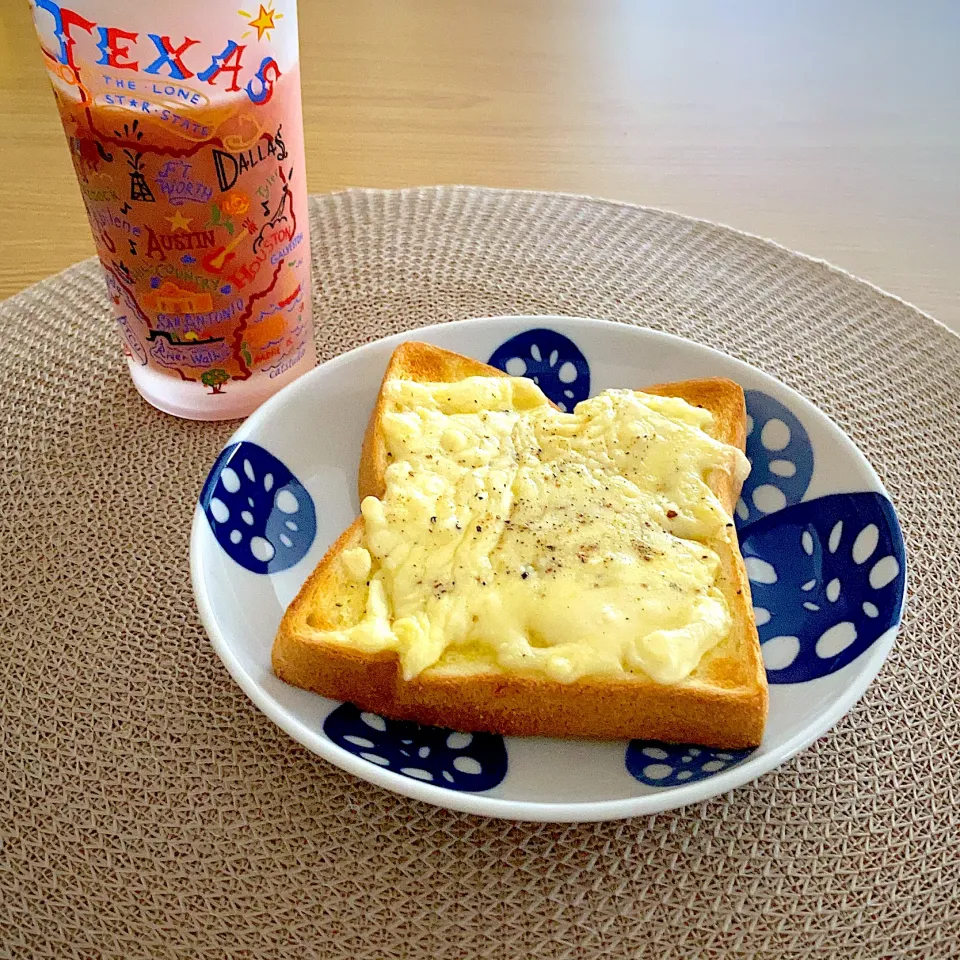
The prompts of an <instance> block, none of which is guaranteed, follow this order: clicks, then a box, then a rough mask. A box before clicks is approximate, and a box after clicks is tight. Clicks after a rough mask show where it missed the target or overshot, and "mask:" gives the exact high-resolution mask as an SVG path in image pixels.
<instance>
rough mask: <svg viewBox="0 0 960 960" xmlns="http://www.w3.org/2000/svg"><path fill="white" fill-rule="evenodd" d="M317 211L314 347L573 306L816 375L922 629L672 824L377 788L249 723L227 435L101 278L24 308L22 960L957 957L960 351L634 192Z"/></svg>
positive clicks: (2, 370)
mask: <svg viewBox="0 0 960 960" xmlns="http://www.w3.org/2000/svg"><path fill="white" fill-rule="evenodd" d="M312 214H313V258H314V267H315V276H316V278H317V281H318V283H317V290H316V314H317V329H318V339H319V344H320V354H321V356H322V357H323V358H328V357H332V356H334V355H335V354H337V353H340V352H341V351H343V350H347V349H349V348H351V347H354V346H356V345H358V344H360V343H363V342H365V341H368V340H372V339H374V338H377V337H380V336H383V335H384V334H387V333H393V332H395V331H398V330H402V329H404V328H407V327H412V326H417V325H422V324H428V323H434V322H437V321H441V320H453V319H459V318H462V317H472V316H483V315H489V314H502V313H560V314H571V315H577V316H593V317H606V318H610V319H613V320H621V321H624V322H628V323H637V324H643V325H646V326H651V327H655V328H658V329H663V330H669V331H672V332H674V333H679V334H682V335H684V336H687V337H690V338H693V339H695V340H698V341H700V342H702V343H706V344H709V345H710V346H713V347H718V348H720V349H721V350H725V351H727V352H729V353H731V354H733V355H734V356H737V357H740V358H742V359H744V360H746V361H748V362H750V363H753V364H756V365H757V366H759V367H761V368H763V369H764V370H767V371H768V372H770V373H772V374H774V375H775V376H777V377H779V378H780V379H781V380H783V381H784V382H786V383H788V384H790V385H791V386H793V387H796V388H798V389H799V390H801V391H802V392H803V393H805V394H806V395H807V396H808V397H810V398H811V399H812V400H813V401H814V402H816V403H817V404H818V405H819V406H820V407H821V408H822V409H823V410H825V411H826V412H827V413H828V414H830V415H831V416H833V417H834V418H835V419H836V420H837V421H838V422H839V423H840V425H841V426H842V427H843V428H844V429H845V430H846V431H847V432H848V433H849V434H850V435H851V436H852V437H853V438H854V439H855V440H856V442H857V443H858V444H859V445H860V447H861V448H862V449H863V450H864V451H865V452H866V453H867V455H868V456H869V457H870V459H871V460H872V462H873V464H874V465H875V467H876V468H877V470H878V471H879V473H880V474H881V476H882V477H883V479H884V481H885V483H886V484H887V486H888V489H889V490H890V492H891V494H892V495H893V497H894V500H895V501H896V504H897V507H898V508H899V511H900V515H901V518H902V521H903V525H904V529H905V534H906V537H907V542H908V543H907V546H908V551H909V556H910V598H909V605H908V614H907V618H906V622H905V624H904V630H903V632H902V634H901V638H900V640H899V642H898V644H897V646H896V648H895V650H894V652H893V654H892V655H891V657H890V660H889V661H888V663H887V664H886V666H885V667H884V668H883V670H882V671H881V673H880V676H879V677H878V678H877V680H876V682H875V683H874V684H873V686H872V687H871V689H870V690H869V692H868V693H867V695H866V697H865V698H864V700H863V702H862V703H861V704H860V705H859V706H858V707H857V708H856V709H855V710H854V711H853V712H852V714H850V715H849V716H847V717H846V718H845V719H844V720H843V721H841V723H840V724H839V725H838V726H837V728H836V730H835V731H833V733H831V734H830V735H829V736H827V737H825V738H824V739H823V740H821V741H820V742H818V743H817V744H815V745H814V746H812V747H811V748H809V749H808V750H805V751H804V752H803V753H801V754H800V755H799V756H798V757H796V758H795V759H793V760H792V761H790V762H789V763H787V764H786V765H785V766H784V767H783V768H781V769H780V770H779V771H777V772H775V773H772V774H769V775H767V776H765V777H762V778H761V779H760V780H759V781H757V782H755V783H753V784H751V785H749V786H746V787H743V788H741V789H739V790H737V791H735V792H734V793H733V794H731V795H727V796H725V797H723V798H719V799H716V800H712V801H709V802H704V803H701V804H699V805H697V806H694V807H689V808H687V809H684V810H680V811H677V812H674V813H669V814H662V815H659V816H656V817H650V818H645V819H636V820H631V821H626V822H619V823H607V824H598V825H587V826H558V825H551V826H542V825H531V824H510V823H505V822H498V821H485V820H481V819H479V818H474V817H470V816H466V815H460V814H453V813H448V812H445V811H442V810H438V809H434V808H433V807H429V806H426V805H424V804H420V803H417V802H414V801H410V800H406V799H403V798H401V797H396V796H393V795H392V794H389V793H387V792H385V791H383V790H381V789H379V788H377V787H374V786H371V785H369V784H367V783H364V782H361V781H358V780H355V779H354V778H353V777H351V776H348V775H347V774H345V773H342V772H341V771H340V770H338V769H336V768H334V767H333V766H331V765H330V764H328V763H326V762H325V761H323V760H321V759H320V758H318V757H314V756H312V755H311V754H309V753H308V752H307V751H306V750H305V749H303V748H302V747H300V746H299V745H298V744H296V743H294V742H293V741H292V740H290V739H289V738H288V737H287V736H286V735H285V734H283V733H282V732H281V731H280V730H278V729H277V728H276V727H274V726H273V724H272V723H270V722H269V721H268V720H267V719H266V718H265V717H263V716H261V715H260V714H259V713H258V711H257V710H256V709H255V708H254V707H253V706H252V705H251V704H250V703H249V702H248V701H247V699H246V697H245V696H244V695H243V694H242V693H241V692H240V690H239V689H238V688H237V686H236V685H235V684H234V683H233V681H232V680H231V679H230V678H229V676H228V675H227V672H226V670H225V669H224V668H223V667H222V666H221V664H220V662H219V660H218V659H217V657H216V655H215V654H214V653H213V650H212V649H211V647H210V644H209V643H208V642H207V639H206V637H205V636H204V633H203V630H202V628H201V626H200V622H199V619H198V617H197V614H196V611H195V609H194V604H193V599H192V597H191V593H190V585H189V574H188V563H187V554H188V542H187V541H188V532H189V528H190V521H191V516H192V512H193V507H194V501H195V499H196V497H197V494H198V492H199V490H200V486H201V482H202V480H203V478H204V475H205V473H206V471H207V469H208V467H209V465H210V464H211V463H212V462H213V459H214V457H215V455H216V452H217V450H218V449H219V447H220V445H221V444H222V443H223V442H224V440H225V439H226V437H227V436H228V435H229V433H230V432H231V431H232V426H231V425H228V424H219V425H210V424H206V425H204V424H197V423H187V422H183V421H177V420H174V419H172V418H170V417H167V416H164V415H162V414H159V413H157V412H155V411H154V410H152V409H151V408H150V407H148V406H147V405H146V404H145V403H143V402H142V401H140V400H139V398H138V396H137V394H136V393H135V391H134V388H133V387H132V385H131V383H130V380H129V376H128V374H127V372H126V369H125V367H124V366H123V364H122V362H121V358H120V350H119V347H118V343H117V340H116V335H115V333H114V331H113V329H112V328H111V322H110V321H109V320H108V317H109V311H108V304H107V301H106V298H105V294H104V289H103V284H102V281H101V279H100V275H99V271H98V269H97V268H96V266H95V265H94V264H93V263H92V262H88V263H83V264H80V265H78V266H76V267H73V268H71V269H70V270H67V271H66V272H65V273H63V274H60V275H59V276H57V277H52V278H51V279H49V280H47V281H45V282H43V283H41V284H39V285H38V286H35V287H33V288H31V289H30V290H28V291H26V292H25V293H23V294H21V295H19V296H17V297H14V298H13V299H12V300H9V301H7V302H6V303H5V304H3V305H0V416H2V424H3V427H2V430H3V433H2V456H3V474H2V481H0V491H2V494H0V498H2V499H0V578H2V588H0V628H2V642H3V650H2V657H0V677H2V681H0V841H2V847H0V955H2V956H3V957H43V958H52V957H56V958H67V957H69V958H73V957H76V958H79V957H83V958H94V957H96V958H99V957H111V958H140V957H151V958H154V957H157V958H159V957H178V958H179V957H183V958H188V957H189V958H193V957H204V958H205V957H256V958H267V957H323V958H326V957H330V958H357V960H383V958H418V960H419V958H431V960H448V958H473V957H483V958H487V957H489V958H498V960H499V958H509V960H514V958H524V957H531V958H600V957H639V956H650V957H656V958H658V960H673V958H677V960H680V958H683V960H689V958H741V957H742V958H747V957H749V958H764V960H766V958H777V960H780V958H790V957H805V958H814V957H818V958H819V957H837V958H839V957H844V958H848V957H857V958H860V957H865V958H880V957H917V958H924V960H930V958H940V957H955V956H957V955H958V953H957V951H958V950H960V947H958V946H957V941H958V939H960V901H958V896H960V894H958V881H960V841H958V835H957V831H958V828H960V811H958V810H957V809H956V807H957V804H958V802H960V772H958V771H960V752H958V748H960V698H958V694H957V687H958V681H960V670H958V662H960V603H958V583H960V559H958V549H957V548H958V544H957V529H958V526H960V521H958V518H957V507H958V503H960V339H958V338H957V337H955V336H953V335H952V334H951V333H949V332H948V331H947V330H946V329H945V328H943V327H941V326H939V325H937V324H936V323H934V322H933V321H932V320H930V319H929V318H927V317H924V316H923V315H922V314H920V313H919V312H918V311H916V310H914V309H913V308H911V307H909V306H907V305H905V304H903V303H901V302H899V301H897V300H895V299H893V298H891V297H889V296H886V295H884V294H883V293H881V292H879V291H877V290H875V289H873V288H871V287H869V286H867V285H865V284H863V283H861V282H859V281H857V280H855V279H853V278H851V277H848V276H846V275H844V274H841V273H840V272H838V271H836V270H834V269H831V268H830V267H828V266H825V265H822V264H819V263H815V262H813V261H810V260H807V259H804V258H801V257H799V256H796V255H794V254H792V253H789V252H788V251H785V250H782V249H780V248H778V247H775V246H773V245H771V244H769V243H766V242H763V241H761V240H757V239H753V238H749V237H746V236H743V235H740V234H736V233H733V232H730V231H728V230H725V229H722V228H719V227H717V226H714V225H710V224H705V223H699V222H694V221H692V220H688V219H685V218H682V217H678V216H675V215H672V214H667V213H662V212H657V211H653V210H646V209H642V208H638V207H632V206H626V205H622V204H616V203H607V202H600V201H593V200H588V199H584V198H578V197H567V196H557V195H548V194H536V193H517V192H506V191H493V190H478V189H464V188H443V189H421V190H411V191H403V192H348V193H343V194H338V195H334V196H327V197H322V198H318V199H315V201H314V203H313V209H312ZM645 947H646V948H648V949H647V950H645V949H644V948H645Z"/></svg>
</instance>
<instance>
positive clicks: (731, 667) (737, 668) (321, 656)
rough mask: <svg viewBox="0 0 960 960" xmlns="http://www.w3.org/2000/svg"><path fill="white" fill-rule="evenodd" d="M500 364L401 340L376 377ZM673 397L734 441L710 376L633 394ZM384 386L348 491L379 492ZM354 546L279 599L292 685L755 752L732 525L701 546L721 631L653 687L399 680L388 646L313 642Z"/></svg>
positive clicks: (720, 482)
mask: <svg viewBox="0 0 960 960" xmlns="http://www.w3.org/2000/svg"><path fill="white" fill-rule="evenodd" d="M471 376H485V377H492V376H498V377H499V376H505V374H503V373H501V371H499V370H496V369H494V368H492V367H489V366H487V365H486V364H483V363H480V362H478V361H476V360H471V359H469V358H467V357H463V356H460V355H458V354H455V353H451V352H449V351H446V350H442V349H440V348H438V347H434V346H431V345H428V344H422V343H414V342H408V343H405V344H402V345H401V346H400V347H398V348H397V350H396V351H395V352H394V354H393V356H392V358H391V360H390V363H389V365H388V367H387V370H386V373H385V375H384V383H387V382H389V381H390V380H393V379H403V380H413V381H417V382H422V383H452V382H456V381H459V380H462V379H465V378H467V377H471ZM644 392H646V393H653V394H658V395H660V396H674V397H680V398H682V399H684V400H686V401H687V402H688V403H690V404H692V405H694V406H700V407H704V408H706V409H708V410H709V411H710V412H711V413H712V414H713V426H712V430H711V432H712V434H713V435H714V437H715V439H717V440H721V441H723V442H724V443H727V444H730V445H732V446H735V447H738V448H739V449H740V450H743V449H744V444H745V437H746V429H745V424H746V411H745V407H744V398H743V391H742V389H741V388H740V387H739V385H737V384H735V383H733V382H732V381H730V380H725V379H721V378H714V379H703V380H688V381H682V382H679V383H672V384H661V385H656V386H653V387H646V388H644ZM384 412H385V397H384V391H383V388H382V387H381V391H380V393H379V395H378V398H377V403H376V406H375V408H374V410H373V413H372V415H371V418H370V423H369V426H368V429H367V432H366V435H365V437H364V441H363V450H362V456H361V464H360V470H359V477H358V487H359V493H360V497H361V499H363V498H365V497H367V496H382V495H383V494H384V491H385V488H386V481H385V471H386V466H387V462H388V461H387V454H386V446H385V441H384V437H383V435H382V432H381V429H380V424H381V422H382V418H383V415H384ZM705 480H706V481H707V483H708V485H709V486H710V488H711V489H712V490H713V492H714V493H715V494H716V495H717V498H718V499H719V500H720V502H721V503H722V504H723V507H724V509H725V510H726V512H727V513H728V514H731V515H732V511H733V509H734V506H735V504H736V501H737V498H738V497H739V495H740V486H741V484H742V479H739V478H738V477H737V476H736V472H735V471H734V470H733V469H732V467H731V468H718V469H716V470H713V471H712V472H711V474H710V475H708V476H707V477H706V478H705ZM363 540H364V520H363V518H358V519H357V520H356V521H354V523H353V524H352V525H351V526H350V527H349V528H348V529H347V530H346V531H345V532H344V533H343V534H342V535H341V537H340V538H339V539H338V540H337V541H336V543H334V545H333V546H332V547H331V548H330V549H329V551H328V552H327V554H326V556H325V557H324V558H323V560H322V561H321V562H320V564H319V566H318V567H317V569H316V570H315V571H314V572H313V574H312V575H311V576H310V578H309V579H308V580H307V582H306V583H305V584H304V585H303V588H302V589H301V590H300V592H299V594H298V595H297V597H296V598H295V599H294V601H293V602H292V603H291V604H290V607H289V608H288V610H287V612H286V614H285V616H284V618H283V621H282V622H281V625H280V629H279V631H278V633H277V637H276V639H275V641H274V646H273V668H274V671H275V673H276V675H277V676H278V677H279V678H280V679H282V680H285V681H286V682H287V683H291V684H293V685H294V686H298V687H302V688H304V689H307V690H312V691H314V692H316V693H320V694H322V695H324V696H328V697H331V698H333V699H336V700H346V701H351V702H353V703H355V704H356V705H357V706H359V707H360V708H361V709H363V710H369V711H371V712H373V713H377V714H381V715H384V716H388V717H392V718H395V719H404V720H415V721H418V722H420V723H426V724H435V725H438V726H444V727H451V728H454V729H459V730H465V731H480V730H486V731H492V732H497V733H502V734H510V735H534V736H549V737H578V738H591V739H629V738H644V739H655V740H664V741H673V742H682V743H699V744H703V745H705V746H712V747H721V748H731V749H733V748H741V747H751V746H756V745H757V744H759V743H760V740H761V738H762V736H763V730H764V725H765V722H766V715H767V684H766V674H765V671H764V667H763V661H762V658H761V655H760V645H759V640H758V637H757V629H756V625H755V623H754V619H753V611H752V605H751V600H750V587H749V582H748V580H747V576H746V570H745V568H744V563H743V559H742V557H741V554H740V550H739V546H738V543H737V538H736V533H735V531H734V528H733V526H732V525H730V526H728V527H726V528H725V529H724V533H723V534H722V535H721V540H720V542H716V543H713V544H712V546H713V549H714V550H715V551H716V552H717V554H718V555H719V556H720V560H721V574H720V578H719V584H718V585H719V587H720V590H721V592H722V593H723V595H724V597H725V599H726V601H727V605H728V607H729V611H730V615H731V618H732V627H731V629H730V631H729V633H728V634H727V636H726V637H725V638H724V639H723V640H722V641H721V642H720V643H719V644H717V645H716V646H715V647H713V648H712V649H710V650H708V651H707V653H706V654H704V656H703V657H702V659H701V660H700V662H699V664H698V666H697V667H696V669H695V670H694V671H693V673H692V674H690V675H689V676H688V677H687V678H686V679H684V680H681V681H680V682H678V683H672V684H663V683H657V682H655V681H654V680H652V679H650V678H648V677H646V676H645V675H644V674H642V673H639V674H638V673H634V674H631V675H629V676H626V677H622V678H621V677H610V676H596V677H591V676H584V677H581V678H580V679H578V680H575V681H572V682H562V681H559V680H554V679H552V678H550V677H548V676H546V675H543V676H541V675H535V676H534V675H521V674H516V673H510V672H504V671H499V670H494V671H490V670H484V671H482V672H478V673H475V674H472V675H464V674H462V673H455V674H450V673H445V672H444V671H443V670H437V669H433V668H428V669H426V670H424V671H423V672H421V673H420V674H418V675H417V676H415V677H413V678H412V679H409V680H404V679H403V677H402V674H401V667H400V662H399V658H398V656H397V654H396V653H395V652H393V651H378V652H364V651H362V650H360V649H355V648H352V647H349V646H347V645H345V644H341V643H333V642H330V641H328V640H325V639H324V632H326V631H331V630H337V629H345V628H347V627H349V626H352V625H353V624H355V623H357V622H359V621H360V619H361V618H362V617H363V614H364V610H365V608H366V601H367V593H368V591H367V588H366V584H365V583H364V582H363V581H362V580H361V581H357V580H355V579H352V578H350V577H349V576H348V575H347V573H346V570H345V566H344V564H343V563H342V562H341V558H342V555H343V553H344V551H346V550H349V549H351V548H355V547H359V546H361V545H362V543H363Z"/></svg>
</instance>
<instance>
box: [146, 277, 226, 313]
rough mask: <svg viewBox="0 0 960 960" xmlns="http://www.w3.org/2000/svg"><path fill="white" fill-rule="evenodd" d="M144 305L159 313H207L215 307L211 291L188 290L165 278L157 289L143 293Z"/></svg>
mask: <svg viewBox="0 0 960 960" xmlns="http://www.w3.org/2000/svg"><path fill="white" fill-rule="evenodd" d="M143 305H144V306H145V307H146V308H147V309H148V310H156V311H157V313H205V312H206V311H208V310H212V309H213V299H212V298H211V296H210V294H209V293H199V292H197V291H194V290H186V289H184V288H183V287H178V286H177V285H176V284H175V283H174V282H173V281H172V280H164V282H163V283H161V284H160V286H159V288H158V289H157V290H151V291H150V292H149V293H145V294H144V295H143Z"/></svg>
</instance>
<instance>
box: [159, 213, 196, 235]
mask: <svg viewBox="0 0 960 960" xmlns="http://www.w3.org/2000/svg"><path fill="white" fill-rule="evenodd" d="M164 219H165V220H169V221H170V229H171V230H172V231H173V232H174V233H176V231H177V230H186V229H187V228H188V227H189V226H190V221H191V220H193V217H185V216H184V215H183V214H182V213H181V212H180V211H179V210H177V211H176V212H175V213H174V215H173V216H172V217H164Z"/></svg>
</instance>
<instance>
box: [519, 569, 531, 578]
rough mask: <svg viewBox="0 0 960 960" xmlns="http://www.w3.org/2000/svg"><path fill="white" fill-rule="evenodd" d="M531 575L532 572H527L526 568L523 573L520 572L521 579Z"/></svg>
mask: <svg viewBox="0 0 960 960" xmlns="http://www.w3.org/2000/svg"><path fill="white" fill-rule="evenodd" d="M529 576H530V574H529V573H527V571H526V570H524V571H523V573H521V574H520V579H521V580H526V579H527V577H529Z"/></svg>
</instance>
